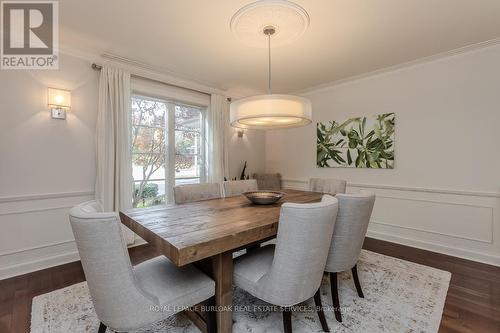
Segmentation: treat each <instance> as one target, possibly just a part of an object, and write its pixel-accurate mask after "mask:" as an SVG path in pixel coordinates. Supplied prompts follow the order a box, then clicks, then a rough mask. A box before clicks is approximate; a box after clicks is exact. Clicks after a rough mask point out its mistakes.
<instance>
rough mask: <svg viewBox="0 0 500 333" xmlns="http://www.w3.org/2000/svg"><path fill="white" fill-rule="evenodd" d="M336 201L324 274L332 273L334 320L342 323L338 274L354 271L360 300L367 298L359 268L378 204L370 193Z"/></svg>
mask: <svg viewBox="0 0 500 333" xmlns="http://www.w3.org/2000/svg"><path fill="white" fill-rule="evenodd" d="M336 198H337V199H338V201H339V211H338V214H337V221H336V223H335V229H334V231H333V237H332V243H331V245H330V253H329V255H328V260H327V262H326V267H325V271H326V272H329V273H330V288H331V291H332V302H333V306H334V312H335V319H337V321H339V322H342V314H341V312H340V304H339V293H338V281H337V273H339V272H343V271H346V270H351V272H352V278H353V280H354V285H355V286H356V291H357V292H358V296H359V297H361V298H364V295H363V290H362V289H361V284H360V283H359V278H358V270H357V265H356V264H357V262H358V258H359V254H360V253H361V248H362V247H363V241H364V239H365V236H366V230H367V229H368V223H369V222H370V216H371V214H372V210H373V205H374V204H375V194H374V193H370V192H361V193H360V194H337V195H336Z"/></svg>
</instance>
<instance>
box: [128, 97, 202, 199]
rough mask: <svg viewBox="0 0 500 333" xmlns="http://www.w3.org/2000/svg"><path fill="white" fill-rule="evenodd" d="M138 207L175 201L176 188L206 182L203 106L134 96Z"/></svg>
mask: <svg viewBox="0 0 500 333" xmlns="http://www.w3.org/2000/svg"><path fill="white" fill-rule="evenodd" d="M131 109H132V110H131V111H132V112H131V113H132V169H133V178H134V195H133V205H134V207H150V206H155V205H159V204H164V203H166V202H171V201H173V200H172V193H173V191H172V188H173V186H174V185H179V184H193V183H200V182H203V181H204V168H203V153H204V149H203V147H202V146H203V145H202V142H203V134H204V131H203V109H202V108H200V107H197V106H190V105H184V104H181V103H177V102H174V101H167V100H162V99H157V98H153V97H148V96H142V95H133V96H132V101H131Z"/></svg>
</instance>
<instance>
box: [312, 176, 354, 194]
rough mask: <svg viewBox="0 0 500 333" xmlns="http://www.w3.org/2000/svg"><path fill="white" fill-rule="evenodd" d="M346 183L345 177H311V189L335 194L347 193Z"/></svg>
mask: <svg viewBox="0 0 500 333" xmlns="http://www.w3.org/2000/svg"><path fill="white" fill-rule="evenodd" d="M346 185H347V182H346V181H345V180H343V179H334V178H311V179H310V180H309V191H313V192H321V193H328V194H332V195H335V194H337V193H345V188H346Z"/></svg>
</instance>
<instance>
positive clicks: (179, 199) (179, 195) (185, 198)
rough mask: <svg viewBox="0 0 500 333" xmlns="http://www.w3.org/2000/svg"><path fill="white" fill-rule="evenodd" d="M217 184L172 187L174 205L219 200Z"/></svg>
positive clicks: (219, 188) (218, 185) (219, 194)
mask: <svg viewBox="0 0 500 333" xmlns="http://www.w3.org/2000/svg"><path fill="white" fill-rule="evenodd" d="M221 197H222V193H221V187H220V184H219V183H203V184H186V185H177V186H175V187H174V200H175V203H176V204H181V203H187V202H195V201H203V200H210V199H217V198H221Z"/></svg>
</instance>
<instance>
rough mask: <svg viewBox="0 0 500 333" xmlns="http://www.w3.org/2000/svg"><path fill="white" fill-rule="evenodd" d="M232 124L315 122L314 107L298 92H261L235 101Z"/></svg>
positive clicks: (276, 125)
mask: <svg viewBox="0 0 500 333" xmlns="http://www.w3.org/2000/svg"><path fill="white" fill-rule="evenodd" d="M229 119H230V122H231V126H233V127H239V128H252V129H275V128H289V127H300V126H305V125H308V124H309V123H311V121H312V106H311V101H310V100H308V99H307V98H303V97H300V96H294V95H277V94H269V95H258V96H252V97H248V98H243V99H240V100H237V101H234V102H232V103H231V106H230V114H229Z"/></svg>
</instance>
